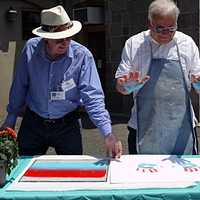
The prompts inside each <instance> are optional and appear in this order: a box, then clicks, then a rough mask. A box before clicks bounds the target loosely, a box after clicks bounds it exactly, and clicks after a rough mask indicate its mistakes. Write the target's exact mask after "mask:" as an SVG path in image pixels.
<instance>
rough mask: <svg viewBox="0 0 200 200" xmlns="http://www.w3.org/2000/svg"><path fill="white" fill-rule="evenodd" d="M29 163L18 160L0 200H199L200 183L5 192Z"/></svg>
mask: <svg viewBox="0 0 200 200" xmlns="http://www.w3.org/2000/svg"><path fill="white" fill-rule="evenodd" d="M30 161H31V158H30V157H23V158H20V159H19V163H18V165H17V167H16V168H15V169H14V170H13V171H12V173H11V174H10V176H8V177H7V182H6V185H5V186H4V187H3V188H0V200H200V183H199V184H197V185H196V186H193V187H188V188H171V189H169V188H166V189H148V188H147V189H114V190H75V191H74V190H73V191H58V192H55V191H53V192H49V191H31V192H25V191H6V188H7V187H8V186H9V184H11V183H12V181H13V180H14V179H15V178H16V177H17V176H18V175H19V174H20V173H21V172H22V170H23V169H24V168H25V167H26V166H27V164H28V163H29V162H30Z"/></svg>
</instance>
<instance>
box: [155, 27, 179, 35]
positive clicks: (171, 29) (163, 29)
mask: <svg viewBox="0 0 200 200" xmlns="http://www.w3.org/2000/svg"><path fill="white" fill-rule="evenodd" d="M152 30H153V31H154V32H156V33H162V34H166V33H174V32H175V31H176V30H177V26H171V27H162V26H156V27H153V29H152Z"/></svg>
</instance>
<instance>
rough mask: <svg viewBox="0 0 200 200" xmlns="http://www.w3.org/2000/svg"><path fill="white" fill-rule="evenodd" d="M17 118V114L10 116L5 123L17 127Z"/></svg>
mask: <svg viewBox="0 0 200 200" xmlns="http://www.w3.org/2000/svg"><path fill="white" fill-rule="evenodd" d="M16 120H17V116H16V115H15V114H8V115H7V117H6V120H5V123H6V124H7V125H10V126H15V124H16Z"/></svg>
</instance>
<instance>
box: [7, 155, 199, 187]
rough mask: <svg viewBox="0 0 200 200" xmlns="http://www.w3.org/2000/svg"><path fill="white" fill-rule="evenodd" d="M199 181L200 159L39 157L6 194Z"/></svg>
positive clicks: (147, 156) (171, 157) (165, 157)
mask: <svg viewBox="0 0 200 200" xmlns="http://www.w3.org/2000/svg"><path fill="white" fill-rule="evenodd" d="M197 181H200V157H198V156H192V157H178V156H173V155H171V156H169V155H123V156H122V157H121V158H120V159H118V160H115V159H111V160H110V159H108V158H95V157H92V156H39V157H35V158H33V159H32V160H31V162H30V163H29V164H28V166H27V167H26V168H25V169H24V170H23V171H22V173H21V174H20V175H19V176H18V177H17V178H16V179H15V180H14V182H13V183H12V184H10V185H9V186H8V187H7V188H6V190H8V191H9V190H10V191H18V190H19V191H65V190H106V189H137V188H185V187H191V186H194V185H196V182H197Z"/></svg>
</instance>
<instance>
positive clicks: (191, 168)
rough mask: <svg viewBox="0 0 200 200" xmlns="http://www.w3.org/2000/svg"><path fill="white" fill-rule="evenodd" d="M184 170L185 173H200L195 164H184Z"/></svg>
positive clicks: (199, 168)
mask: <svg viewBox="0 0 200 200" xmlns="http://www.w3.org/2000/svg"><path fill="white" fill-rule="evenodd" d="M182 166H183V169H184V171H185V172H199V171H200V167H199V166H198V165H196V164H194V163H191V162H189V163H184V164H182Z"/></svg>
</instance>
